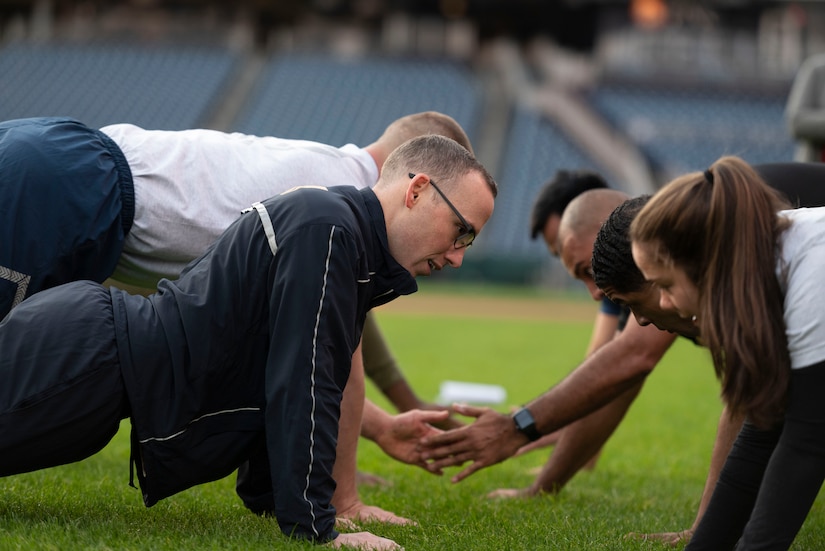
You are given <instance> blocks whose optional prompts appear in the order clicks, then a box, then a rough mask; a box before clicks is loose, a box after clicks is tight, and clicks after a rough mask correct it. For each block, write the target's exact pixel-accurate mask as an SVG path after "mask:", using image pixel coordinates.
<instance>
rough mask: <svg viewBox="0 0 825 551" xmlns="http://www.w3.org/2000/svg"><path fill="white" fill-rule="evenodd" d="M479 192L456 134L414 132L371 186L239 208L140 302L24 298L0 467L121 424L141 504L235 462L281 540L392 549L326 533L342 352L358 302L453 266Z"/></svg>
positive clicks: (58, 459)
mask: <svg viewBox="0 0 825 551" xmlns="http://www.w3.org/2000/svg"><path fill="white" fill-rule="evenodd" d="M436 182H437V183H436ZM495 192H496V185H495V182H494V181H493V180H492V178H491V177H490V176H489V174H488V173H487V171H486V170H485V169H484V167H483V166H481V164H480V163H478V161H476V160H475V158H474V157H473V156H472V155H471V154H470V153H469V152H467V150H466V149H464V148H463V147H461V146H460V145H458V144H457V143H456V142H453V141H452V140H449V139H448V138H443V137H439V136H426V137H422V138H416V139H413V140H410V141H408V142H406V143H405V144H404V145H402V146H401V147H400V148H399V149H398V150H396V151H395V152H394V153H393V154H392V155H391V156H390V158H389V159H388V160H387V162H386V164H385V167H384V171H383V173H382V176H381V179H380V180H379V183H378V185H376V187H375V190H374V191H373V190H369V189H363V190H356V189H355V188H350V187H347V186H338V187H333V188H328V189H326V188H298V189H295V190H292V191H288V192H285V193H284V194H282V195H280V196H277V197H274V198H272V199H269V200H267V201H264V202H263V203H256V204H255V205H253V206H252V207H250V208H249V209H247V211H245V213H244V214H243V215H242V216H241V217H240V218H239V219H238V220H237V221H236V222H235V223H234V224H233V225H232V226H230V227H229V229H227V230H226V232H225V233H224V234H223V235H222V236H221V238H219V239H218V241H217V242H215V243H214V244H213V245H212V246H211V247H210V249H209V250H208V251H207V252H206V253H205V254H204V256H202V257H201V258H200V259H198V260H196V261H195V262H194V263H193V264H191V265H190V266H189V267H187V269H186V270H185V271H184V273H183V274H182V275H181V278H180V279H179V280H177V281H168V280H163V281H161V283H160V284H159V285H158V290H157V292H156V293H155V294H153V295H150V296H149V297H142V296H132V295H129V294H127V293H125V292H123V291H121V290H117V289H111V290H107V289H104V288H103V287H102V286H100V285H98V284H96V283H92V282H88V281H84V282H75V283H70V284H67V285H62V286H59V287H55V288H53V289H50V290H47V291H43V292H41V293H38V294H37V295H35V296H33V297H31V298H30V299H28V300H26V301H23V302H22V303H21V304H20V305H19V306H18V307H17V308H15V309H13V310H12V312H11V313H10V314H9V316H7V317H6V318H5V320H4V321H3V322H2V323H0V351H2V353H0V378H2V381H3V384H2V385H0V451H1V452H2V453H0V475H3V476H7V475H12V474H16V473H21V472H26V471H31V470H36V469H39V468H45V467H49V466H53V465H59V464H64V463H68V462H72V461H78V460H80V459H83V458H85V457H88V456H90V455H92V454H93V453H95V452H97V451H98V450H100V449H101V448H102V447H103V446H105V445H106V443H107V442H108V441H109V440H110V439H111V437H112V436H113V435H114V434H115V432H117V429H118V425H119V421H120V420H121V419H123V418H125V417H130V418H131V422H132V458H131V461H132V464H133V469H134V472H136V473H137V478H138V481H139V483H140V487H141V490H142V492H143V498H144V502H145V504H146V505H147V506H151V505H153V504H154V503H156V502H157V501H158V500H160V499H163V498H165V497H167V496H170V495H172V494H174V493H176V492H179V491H182V490H184V489H186V488H189V487H191V486H193V485H196V484H200V483H204V482H208V481H212V480H216V479H218V478H222V477H224V476H226V475H228V474H230V473H231V472H232V471H233V470H235V469H237V468H238V467H239V466H240V465H242V464H244V463H247V464H248V468H247V469H246V470H245V471H244V472H242V473H241V476H240V477H239V484H238V493H239V495H240V496H241V497H242V498H243V499H244V502H245V503H246V505H247V506H248V507H249V508H250V509H252V510H253V511H256V512H259V513H271V514H274V516H275V517H276V518H277V520H278V523H279V525H280V527H281V530H282V531H283V532H284V533H285V534H287V535H290V536H296V537H301V538H307V539H311V540H314V541H319V542H324V541H330V540H335V544H336V546H338V545H343V544H349V545H359V546H362V547H363V548H366V549H391V548H394V547H395V544H394V542H392V541H391V540H386V539H384V538H380V537H377V536H373V535H372V534H369V533H366V532H364V533H358V534H339V533H338V532H336V530H335V527H334V524H335V509H334V508H333V507H332V506H331V504H330V500H331V498H332V494H333V492H334V490H335V481H334V480H333V478H332V467H333V464H334V461H335V446H336V439H337V435H338V416H339V407H340V402H341V397H342V393H343V390H344V386H345V384H346V381H347V378H348V375H349V369H350V363H351V360H352V355H353V353H354V351H355V349H356V347H357V345H358V342H359V339H360V334H361V329H362V327H363V323H364V318H365V316H366V313H367V311H368V310H369V309H370V308H372V307H374V306H376V305H379V304H383V303H385V302H388V301H390V300H393V299H394V298H396V297H398V296H399V295H403V294H409V293H412V292H415V290H416V288H417V287H416V284H415V280H414V278H413V276H416V275H428V274H429V273H430V271H431V270H432V269H441V268H442V267H444V266H445V265H450V266H453V267H458V266H460V264H461V261H462V259H463V255H464V252H465V251H466V246H467V245H468V244H469V243H470V242H471V241H472V239H473V238H474V237H475V235H476V234H477V233H478V231H479V230H480V229H481V227H482V226H483V225H484V223H485V222H486V221H487V219H488V218H489V216H490V214H492V209H493V201H494V196H495ZM447 197H450V199H448V198H447Z"/></svg>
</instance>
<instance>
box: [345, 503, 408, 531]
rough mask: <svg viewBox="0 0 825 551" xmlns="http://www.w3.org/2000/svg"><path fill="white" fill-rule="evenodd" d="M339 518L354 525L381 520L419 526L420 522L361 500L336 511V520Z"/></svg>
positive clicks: (387, 522) (400, 524) (399, 524)
mask: <svg viewBox="0 0 825 551" xmlns="http://www.w3.org/2000/svg"><path fill="white" fill-rule="evenodd" d="M338 520H340V521H341V522H346V523H349V524H350V525H351V526H353V527H354V526H355V524H353V523H355V522H381V523H383V524H395V525H398V526H418V523H417V522H415V521H414V520H411V519H408V518H404V517H401V516H398V515H396V514H395V513H393V512H391V511H386V510H384V509H382V508H380V507H375V506H374V505H365V504H364V503H362V502H361V501H357V502H355V503H353V504H352V505H351V506H349V507H347V508H346V509H345V510H342V511H336V521H338ZM344 526H346V525H344ZM344 529H346V528H344Z"/></svg>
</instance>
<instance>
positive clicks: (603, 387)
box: [528, 319, 676, 434]
mask: <svg viewBox="0 0 825 551" xmlns="http://www.w3.org/2000/svg"><path fill="white" fill-rule="evenodd" d="M675 338H676V337H675V336H674V335H673V334H671V333H667V332H664V331H659V330H658V329H656V328H655V327H654V326H652V325H650V326H646V327H641V326H639V325H638V323H636V321H635V319H631V320H629V321H628V325H627V328H626V329H625V330H624V331H623V332H622V334H621V335H620V336H618V337H617V338H615V339H613V341H611V342H609V343H607V344H606V345H604V346H602V347H601V348H600V349H599V350H597V351H596V352H594V353H593V354H592V355H591V356H590V357H589V358H587V359H586V360H585V361H584V362H583V363H582V364H581V365H580V366H579V367H578V368H576V369H575V370H574V371H573V372H572V373H571V374H570V375H568V376H567V377H566V378H565V379H563V380H562V381H561V382H560V383H559V384H558V385H556V386H555V387H553V388H551V389H550V390H549V391H547V392H546V393H545V394H543V395H542V396H540V397H538V398H536V399H535V400H533V401H532V402H530V403H529V404H528V408H529V409H530V411H531V412H532V414H533V417H534V418H535V419H536V425H537V428H538V430H539V432H541V433H542V434H548V433H550V432H553V431H554V430H557V429H559V428H561V427H563V426H565V425H567V424H569V423H571V422H573V421H576V420H577V419H580V418H582V417H584V416H585V415H588V414H590V413H592V412H594V411H596V410H597V409H599V408H601V407H603V406H605V405H606V404H607V403H609V402H610V401H611V400H613V399H615V398H617V397H618V396H620V395H621V394H623V393H624V392H626V391H628V390H630V389H631V388H632V387H634V386H635V385H638V384H639V383H640V382H641V381H643V380H644V379H645V377H647V375H648V373H650V371H651V370H652V369H653V368H654V367H655V366H656V364H657V363H658V361H659V360H660V359H661V357H662V356H663V355H664V353H665V352H666V351H667V349H668V348H669V347H670V345H671V344H673V341H674V340H675Z"/></svg>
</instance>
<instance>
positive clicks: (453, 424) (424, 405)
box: [418, 402, 464, 430]
mask: <svg viewBox="0 0 825 551" xmlns="http://www.w3.org/2000/svg"><path fill="white" fill-rule="evenodd" d="M418 409H423V410H425V411H447V412H449V414H450V415H449V416H448V417H447V418H446V419H445V420H443V421H439V422H437V423H431V424H432V426H434V427H436V428H439V429H441V430H453V429H457V428H460V427H463V426H464V423H462V422H461V421H459V420H458V419H456V418H455V417H453V416H452V413H453V408H451V407H449V406H442V405H440V404H431V403H429V402H420V403H419V404H418Z"/></svg>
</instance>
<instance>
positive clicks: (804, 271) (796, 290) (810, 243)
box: [777, 208, 825, 369]
mask: <svg viewBox="0 0 825 551" xmlns="http://www.w3.org/2000/svg"><path fill="white" fill-rule="evenodd" d="M780 215H781V216H786V217H787V218H789V219H790V220H791V221H792V224H791V226H790V227H789V228H788V229H787V230H786V231H785V232H784V234H783V235H782V238H781V240H780V245H781V251H780V256H779V259H778V263H777V275H778V277H779V282H780V285H781V287H782V291H783V292H784V293H785V305H784V310H785V327H786V333H787V336H788V350H789V351H790V355H791V367H792V368H795V369H798V368H802V367H808V366H811V365H813V364H816V363H819V362H821V361H823V360H825V292H824V291H823V285H822V283H823V280H825V208H800V209H794V210H788V211H782V212H781V213H780Z"/></svg>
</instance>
